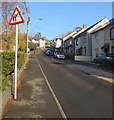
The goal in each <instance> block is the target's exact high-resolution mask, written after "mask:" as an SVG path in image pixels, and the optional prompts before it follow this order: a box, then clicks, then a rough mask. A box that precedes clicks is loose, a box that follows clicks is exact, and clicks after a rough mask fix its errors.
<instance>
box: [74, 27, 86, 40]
mask: <svg viewBox="0 0 114 120" xmlns="http://www.w3.org/2000/svg"><path fill="white" fill-rule="evenodd" d="M86 29H87V28H82V29H81V30H80V31H79V32H77V33H76V34H74V35H73V36H72V37H73V38H76V36H78V35H79V34H81V33H82V32H84V31H85V30H86Z"/></svg>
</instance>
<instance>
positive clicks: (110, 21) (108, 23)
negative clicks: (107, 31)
mask: <svg viewBox="0 0 114 120" xmlns="http://www.w3.org/2000/svg"><path fill="white" fill-rule="evenodd" d="M112 24H114V18H112V19H111V20H109V21H108V22H107V23H105V24H104V25H102V26H100V27H98V28H97V29H96V30H94V31H93V33H95V32H98V31H100V30H102V29H104V28H106V27H108V26H109V25H112Z"/></svg>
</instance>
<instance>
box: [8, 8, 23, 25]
mask: <svg viewBox="0 0 114 120" xmlns="http://www.w3.org/2000/svg"><path fill="white" fill-rule="evenodd" d="M16 10H17V11H18V13H19V16H20V17H21V20H22V21H19V22H13V23H11V20H12V19H13V16H14V13H15V12H16ZM23 22H25V20H24V19H23V17H22V15H21V12H20V11H19V8H18V7H16V8H15V10H14V12H13V14H12V17H11V19H10V22H9V25H15V24H19V23H23Z"/></svg>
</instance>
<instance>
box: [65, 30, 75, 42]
mask: <svg viewBox="0 0 114 120" xmlns="http://www.w3.org/2000/svg"><path fill="white" fill-rule="evenodd" d="M76 33H77V31H72V32H71V33H69V34H68V35H66V36H64V37H63V41H65V40H67V39H68V38H70V37H72V36H73V35H74V34H76Z"/></svg>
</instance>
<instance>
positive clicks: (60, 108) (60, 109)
mask: <svg viewBox="0 0 114 120" xmlns="http://www.w3.org/2000/svg"><path fill="white" fill-rule="evenodd" d="M36 61H37V63H38V66H39V67H40V70H41V72H42V74H43V76H44V78H45V80H46V83H47V85H48V87H49V90H50V91H51V93H52V96H53V98H54V100H55V102H56V104H57V107H58V109H59V111H60V113H61V115H62V117H63V119H64V120H68V119H67V116H66V114H65V112H64V110H63V108H62V106H61V104H60V102H59V100H58V98H57V96H56V95H55V92H54V90H53V89H52V87H51V85H50V83H49V81H48V79H47V77H46V75H45V73H44V71H43V69H42V67H41V65H40V63H39V61H38V59H36Z"/></svg>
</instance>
